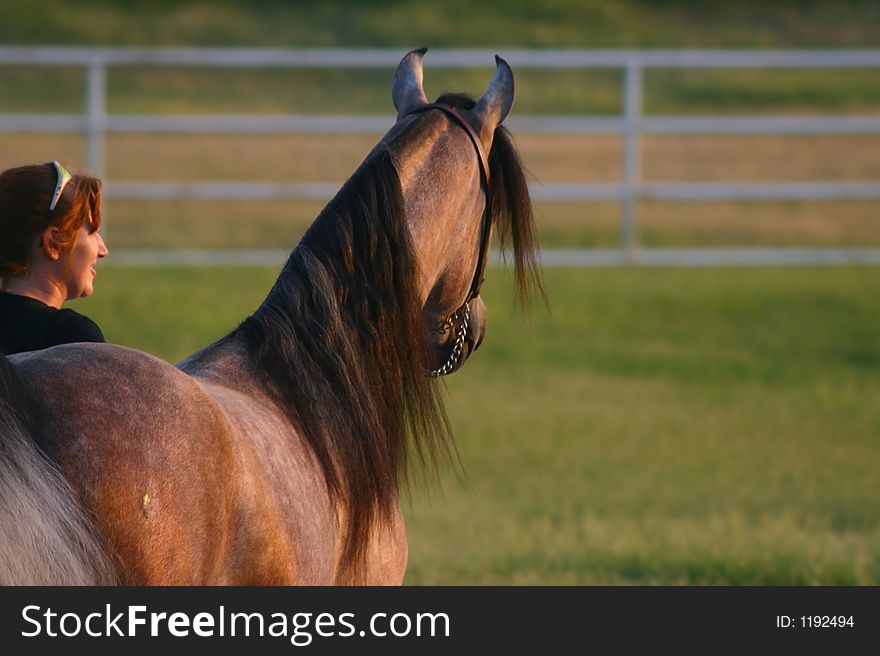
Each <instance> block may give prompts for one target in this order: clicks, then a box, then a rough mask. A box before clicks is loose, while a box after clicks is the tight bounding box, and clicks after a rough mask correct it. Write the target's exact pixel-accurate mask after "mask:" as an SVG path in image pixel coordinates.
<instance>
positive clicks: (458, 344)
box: [428, 303, 471, 378]
mask: <svg viewBox="0 0 880 656" xmlns="http://www.w3.org/2000/svg"><path fill="white" fill-rule="evenodd" d="M459 312H461V313H462V314H463V316H462V321H461V325H460V326H459V328H458V333H457V334H456V336H455V343H454V344H453V345H452V353H450V354H449V358H448V359H447V360H446V362H445V363H444V364H443V366H442V367H440V368H439V369H434V370H433V371H428V375H429V376H431V377H432V378H436V377H437V376H445V375H446V374H448V373H451V372H452V370H453V368H454V367H455V365H456V363H457V362H458V359H459V358H460V357H461V352H462V349H463V348H464V340H465V337H467V330H468V324H469V323H470V319H471V308H470V306H469V305H468V304H467V303H465V304H464V305H463V306H462V307H461V309H460V310H459ZM459 312H455V313H454V314H451V315H450V316H448V317H447V318H446V321H444V322H443V323H442V324H440V328H439V330H440V331H441V332H442V331H443V330H444V329H446V328H447V327H448V328H451V327H452V325H453V319H454V318H455V317H456V315H458V313H459Z"/></svg>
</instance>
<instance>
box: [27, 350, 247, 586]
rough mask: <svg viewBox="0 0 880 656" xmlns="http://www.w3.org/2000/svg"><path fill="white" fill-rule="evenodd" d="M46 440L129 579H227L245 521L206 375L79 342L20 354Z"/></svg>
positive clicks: (130, 352) (40, 440)
mask: <svg viewBox="0 0 880 656" xmlns="http://www.w3.org/2000/svg"><path fill="white" fill-rule="evenodd" d="M12 362H13V364H14V365H15V367H16V369H17V371H18V374H19V376H20V377H21V379H22V381H23V383H24V385H25V387H26V388H27V390H28V392H29V393H30V394H31V395H32V396H33V398H34V399H35V402H36V406H37V408H38V410H39V418H38V420H37V421H38V425H39V431H38V435H36V436H35V437H36V439H37V442H38V444H40V446H41V447H43V449H44V450H45V451H46V452H47V453H48V454H49V456H50V457H51V458H52V459H54V460H55V461H56V463H57V464H58V467H59V469H60V470H61V472H62V473H63V475H64V476H65V478H66V479H67V480H68V482H69V483H70V485H71V486H72V487H73V489H74V490H75V491H76V493H77V495H78V497H79V501H80V503H81V504H82V505H83V506H84V507H85V508H86V509H87V510H88V511H90V513H91V514H92V516H93V517H94V519H95V521H96V523H97V525H98V527H99V529H100V531H101V533H102V534H103V536H104V538H105V540H106V542H107V544H108V547H109V549H110V552H111V557H112V558H113V559H114V561H115V562H116V563H117V566H118V568H119V570H120V572H119V574H120V580H121V581H122V582H124V583H139V584H142V583H146V584H153V583H176V584H188V583H189V584H197V583H209V582H216V581H218V580H222V577H223V569H224V566H225V561H226V556H227V554H228V551H229V549H230V545H231V542H232V527H233V525H234V521H235V498H236V494H237V492H236V489H235V486H234V481H235V477H234V476H233V475H232V473H233V470H234V454H233V449H232V444H231V439H230V430H229V427H228V426H227V424H226V422H225V419H224V417H223V415H222V413H221V412H220V411H219V409H218V408H217V406H216V404H215V403H214V402H213V400H212V398H211V397H210V395H208V394H207V393H206V392H205V391H204V389H203V388H202V387H201V385H199V384H198V383H197V382H196V381H194V380H193V379H191V378H190V377H189V376H187V375H185V374H184V373H182V372H180V371H178V370H177V369H175V368H174V367H173V366H171V365H169V364H167V363H165V362H164V361H162V360H159V359H158V358H155V357H152V356H149V355H147V354H145V353H142V352H140V351H135V350H133V349H127V348H124V347H120V346H115V345H110V344H71V345H64V346H58V347H54V348H51V349H46V350H44V351H39V352H34V353H29V354H22V355H20V356H15V357H14V358H12Z"/></svg>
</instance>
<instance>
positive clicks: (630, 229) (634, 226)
mask: <svg viewBox="0 0 880 656" xmlns="http://www.w3.org/2000/svg"><path fill="white" fill-rule="evenodd" d="M623 103H624V122H625V124H626V133H625V136H624V144H623V220H622V225H621V236H620V238H621V244H620V247H621V250H622V251H623V257H624V259H625V260H626V261H627V262H628V263H630V264H633V263H635V262H637V261H638V247H639V244H638V202H639V183H640V178H641V152H640V147H639V146H640V144H639V132H640V131H641V120H642V67H641V63H640V62H639V59H638V57H637V56H633V57H631V58H630V59H629V60H628V61H627V64H626V70H625V71H624V80H623Z"/></svg>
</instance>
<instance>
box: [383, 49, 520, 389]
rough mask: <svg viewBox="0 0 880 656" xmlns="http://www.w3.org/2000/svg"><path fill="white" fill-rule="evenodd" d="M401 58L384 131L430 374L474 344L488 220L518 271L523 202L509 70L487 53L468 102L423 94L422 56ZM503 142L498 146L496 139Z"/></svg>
mask: <svg viewBox="0 0 880 656" xmlns="http://www.w3.org/2000/svg"><path fill="white" fill-rule="evenodd" d="M425 52H426V50H425V49H421V50H414V51H412V52H410V53H408V54H407V55H406V56H405V57H404V58H403V59H402V60H401V62H400V64H399V66H398V68H397V71H396V72H395V74H394V79H393V82H392V98H393V100H394V105H395V107H396V108H397V112H398V113H397V123H396V124H395V126H394V128H392V130H391V131H390V132H389V133H388V135H387V136H386V138H385V139H384V140H383V142H384V144H385V145H386V146H387V147H388V148H389V150H390V151H391V152H392V154H393V157H394V161H395V166H396V168H397V171H398V175H399V178H400V182H401V188H402V192H403V199H404V209H405V213H406V220H407V225H408V229H409V232H410V236H411V238H412V244H413V249H414V251H415V255H416V259H417V263H418V269H419V286H418V287H419V293H420V294H421V296H420V299H421V301H422V303H423V307H424V317H425V330H426V333H427V334H428V336H429V340H430V343H431V345H432V347H433V351H434V353H435V363H434V364H433V365H432V366H431V367H430V370H431V373H432V374H433V375H442V374H448V373H452V372H453V371H455V370H457V369H458V368H459V367H460V366H461V365H462V364H463V362H464V361H465V360H466V359H467V357H468V356H469V355H470V354H471V353H472V352H473V351H474V350H476V348H477V347H478V346H479V345H480V343H481V342H482V339H483V336H484V334H485V329H486V306H485V304H484V303H483V300H482V299H481V298H480V296H479V293H480V286H481V284H482V281H483V273H484V269H485V266H486V261H487V259H488V250H489V242H490V240H491V231H492V228H493V223H500V225H498V226H497V227H498V228H499V229H500V230H501V233H502V235H501V236H502V240H504V238H505V237H507V236H510V237H512V241H513V245H514V250H515V252H516V262H517V271H518V273H519V272H520V265H521V264H523V263H525V264H526V265H527V266H529V265H530V264H531V263H532V259H531V257H532V256H531V253H530V250H531V248H532V232H531V226H532V220H531V204H530V202H529V198H528V191H527V189H526V186H525V182H524V179H523V176H522V168H521V165H520V163H519V160H518V158H517V155H516V151H515V150H514V149H513V146H512V143H511V142H510V140H509V136H508V135H507V133H506V131H504V130H502V129H499V126H500V124H501V122H502V121H503V120H504V118H505V117H506V116H507V113H508V112H509V111H510V107H511V105H512V104H513V97H514V84H513V73H512V72H511V70H510V67H509V66H508V65H507V63H506V62H505V61H504V60H502V59H501V58H499V57H496V58H495V59H496V71H495V76H494V77H493V79H492V81H491V83H490V84H489V87H488V89H487V90H486V92H485V93H484V94H483V96H482V97H481V98H480V99H479V100H477V101H476V102H474V101H471V100H469V99H468V98H467V97H465V96H460V95H445V96H442V97H441V98H440V99H439V100H438V101H437V102H436V103H429V102H428V100H427V98H426V96H425V92H424V89H423V87H422V79H423V78H422V56H423V55H424V54H425ZM498 141H503V142H504V143H503V144H501V147H500V148H498V147H497V146H498V145H499V144H497V143H496V142H498Z"/></svg>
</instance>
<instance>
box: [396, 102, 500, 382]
mask: <svg viewBox="0 0 880 656" xmlns="http://www.w3.org/2000/svg"><path fill="white" fill-rule="evenodd" d="M432 109H439V110H440V111H441V112H443V113H444V114H446V116H448V117H449V118H450V119H452V122H453V123H456V124H458V125H459V126H460V127H461V128H463V129H464V131H465V132H466V133H467V135H468V137H470V139H471V143H472V144H473V145H474V148H475V149H476V151H477V159H478V161H479V164H480V181H481V184H482V185H483V186H484V187H485V190H486V207H485V209H484V210H483V218H482V226H481V229H480V250H479V254H478V256H477V269H476V271H474V278H473V280H472V281H471V287H470V290H469V291H468V295H467V296H466V297H465V299H464V303H462V304H461V305H460V306H459V307H458V309H457V310H456V311H455V312H453V313H452V314H450V315H449V316H448V317H446V319H444V320H443V321H441V322H440V325H439V326H438V328H437V332H438V333H444V332H446V331H447V330H451V329H452V327H453V326H454V325H455V322H456V320H457V319H459V317H461V319H460V320H461V323H460V325H459V329H458V331H457V333H456V336H455V343H454V344H453V346H452V353H450V354H449V358H448V359H447V360H446V362H445V363H444V364H443V365H442V366H440V367H439V368H437V369H433V370H429V371H428V375H429V376H432V377H436V376H445V375H446V374H449V373H451V372H452V370H453V369H454V368H455V365H456V363H457V362H458V360H459V358H460V357H461V353H462V350H463V348H464V341H465V337H466V336H467V329H468V323H469V322H470V316H471V311H470V308H469V307H468V303H470V302H471V301H472V300H473V299H475V298H476V297H477V296H479V294H480V287H482V286H483V279H484V274H485V271H486V261H487V260H488V256H489V233H490V232H491V229H492V217H491V212H490V208H489V159H488V158H487V157H486V151H485V150H484V149H483V144H482V142H481V141H480V136H479V135H478V134H477V133H476V131H475V130H474V129H473V128H472V127H471V125H470V124H469V123H468V122H467V121H466V120H465V118H464V117H463V116H462V115H461V114H459V113H458V111H457V110H455V109H454V108H452V107H447V106H446V105H440V104H438V103H428V104H425V105H421V106H419V107H416V108H415V109H413V110H412V111H410V112H408V113H407V114H406V115H407V116H409V115H410V114H417V113H421V112H427V111H429V110H432Z"/></svg>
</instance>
